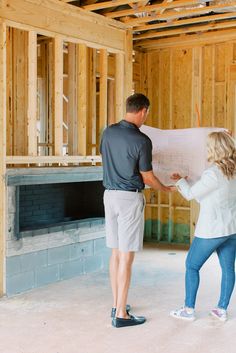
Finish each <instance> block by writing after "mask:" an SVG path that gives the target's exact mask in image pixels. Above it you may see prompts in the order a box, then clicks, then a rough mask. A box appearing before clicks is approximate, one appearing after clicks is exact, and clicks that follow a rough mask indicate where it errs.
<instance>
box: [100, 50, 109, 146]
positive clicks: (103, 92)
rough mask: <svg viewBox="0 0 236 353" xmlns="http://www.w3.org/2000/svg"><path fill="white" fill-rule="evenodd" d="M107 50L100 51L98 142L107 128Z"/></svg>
mask: <svg viewBox="0 0 236 353" xmlns="http://www.w3.org/2000/svg"><path fill="white" fill-rule="evenodd" d="M107 58H108V56H107V50H106V49H102V50H100V57H99V59H100V62H99V67H100V80H99V142H100V139H101V135H102V132H103V130H104V128H105V127H106V126H107V72H108V61H107V60H108V59H107Z"/></svg>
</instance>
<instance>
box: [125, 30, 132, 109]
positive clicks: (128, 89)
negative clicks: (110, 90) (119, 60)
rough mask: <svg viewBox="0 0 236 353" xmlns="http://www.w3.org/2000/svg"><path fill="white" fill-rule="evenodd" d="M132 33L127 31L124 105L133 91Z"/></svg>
mask: <svg viewBox="0 0 236 353" xmlns="http://www.w3.org/2000/svg"><path fill="white" fill-rule="evenodd" d="M132 39H133V38H132V31H131V30H129V29H128V30H127V31H126V36H125V72H124V75H125V77H124V104H125V100H126V98H127V97H128V96H130V95H131V94H132V89H133V40H132Z"/></svg>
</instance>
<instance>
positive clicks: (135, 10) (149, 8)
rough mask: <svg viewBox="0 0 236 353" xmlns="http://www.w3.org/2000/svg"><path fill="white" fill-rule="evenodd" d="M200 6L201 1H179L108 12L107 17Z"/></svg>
mask: <svg viewBox="0 0 236 353" xmlns="http://www.w3.org/2000/svg"><path fill="white" fill-rule="evenodd" d="M196 4H199V0H177V1H174V2H171V3H166V2H165V1H163V2H162V3H161V4H154V5H148V6H140V7H134V8H133V9H127V10H121V11H114V12H108V13H106V14H105V16H106V17H109V18H117V17H124V16H129V15H135V14H137V13H142V12H144V13H150V12H154V13H155V12H161V11H162V10H164V9H171V8H175V7H181V6H191V5H196Z"/></svg>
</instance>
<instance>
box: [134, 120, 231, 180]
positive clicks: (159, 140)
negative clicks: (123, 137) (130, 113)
mask: <svg viewBox="0 0 236 353" xmlns="http://www.w3.org/2000/svg"><path fill="white" fill-rule="evenodd" d="M140 130H141V131H142V132H143V133H145V134H146V135H147V136H148V137H149V138H150V139H151V141H152V145H153V163H152V164H153V172H154V174H155V175H156V176H157V177H158V178H159V179H160V180H161V182H162V183H163V184H165V185H171V184H173V181H172V180H171V179H170V176H171V175H172V174H173V173H179V174H180V175H181V176H183V177H184V176H187V177H188V181H189V182H190V183H191V184H192V183H194V182H195V181H196V180H198V179H199V178H200V176H201V174H202V172H203V171H204V169H206V168H207V167H208V162H207V149H206V139H207V135H208V134H209V133H210V132H212V131H222V130H226V129H222V128H192V129H176V130H160V129H157V128H153V127H150V126H147V125H143V126H142V127H141V128H140Z"/></svg>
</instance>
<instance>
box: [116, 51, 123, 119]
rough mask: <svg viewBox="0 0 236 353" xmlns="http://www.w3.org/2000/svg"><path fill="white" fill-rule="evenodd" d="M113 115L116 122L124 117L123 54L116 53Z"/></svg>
mask: <svg viewBox="0 0 236 353" xmlns="http://www.w3.org/2000/svg"><path fill="white" fill-rule="evenodd" d="M115 88H116V94H115V102H116V108H115V116H116V122H118V121H120V120H121V119H123V118H124V55H123V54H120V53H119V54H116V73H115Z"/></svg>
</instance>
